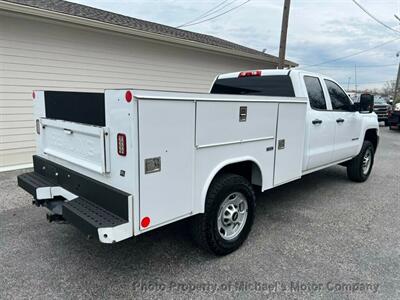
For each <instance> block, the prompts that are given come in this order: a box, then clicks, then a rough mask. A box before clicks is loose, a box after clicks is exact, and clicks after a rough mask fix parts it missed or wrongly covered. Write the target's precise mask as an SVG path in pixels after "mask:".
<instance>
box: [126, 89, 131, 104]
mask: <svg viewBox="0 0 400 300" xmlns="http://www.w3.org/2000/svg"><path fill="white" fill-rule="evenodd" d="M132 98H133V95H132V92H131V91H127V92H126V93H125V100H126V102H128V103H129V102H131V101H132Z"/></svg>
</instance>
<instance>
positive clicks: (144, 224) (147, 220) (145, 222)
mask: <svg viewBox="0 0 400 300" xmlns="http://www.w3.org/2000/svg"><path fill="white" fill-rule="evenodd" d="M140 224H141V225H142V227H143V228H146V227H147V226H149V225H150V218H149V217H144V218H143V219H142V222H140Z"/></svg>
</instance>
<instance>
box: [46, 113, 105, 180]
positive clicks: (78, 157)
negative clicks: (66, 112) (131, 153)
mask: <svg viewBox="0 0 400 300" xmlns="http://www.w3.org/2000/svg"><path fill="white" fill-rule="evenodd" d="M40 126H41V130H40V135H39V140H40V144H41V145H40V146H41V147H40V149H42V151H43V154H46V155H48V156H53V157H56V158H58V159H61V160H64V161H68V162H70V163H72V164H75V165H79V166H81V167H84V168H86V169H89V170H92V171H95V172H97V173H108V172H110V165H109V164H110V163H109V162H110V159H109V132H108V128H107V127H98V126H93V125H86V124H80V123H74V122H69V121H63V120H52V119H45V118H43V119H41V120H40Z"/></svg>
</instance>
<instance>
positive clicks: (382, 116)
mask: <svg viewBox="0 0 400 300" xmlns="http://www.w3.org/2000/svg"><path fill="white" fill-rule="evenodd" d="M391 109H392V106H391V105H390V104H388V103H387V102H386V100H385V99H384V98H382V97H380V96H376V97H375V99H374V112H375V113H376V114H377V116H378V121H379V122H385V126H388V125H389V123H388V115H389V112H390V110H391Z"/></svg>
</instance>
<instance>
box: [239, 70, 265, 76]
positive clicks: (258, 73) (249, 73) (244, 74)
mask: <svg viewBox="0 0 400 300" xmlns="http://www.w3.org/2000/svg"><path fill="white" fill-rule="evenodd" d="M250 76H261V71H260V70H257V71H244V72H240V73H239V77H250Z"/></svg>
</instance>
